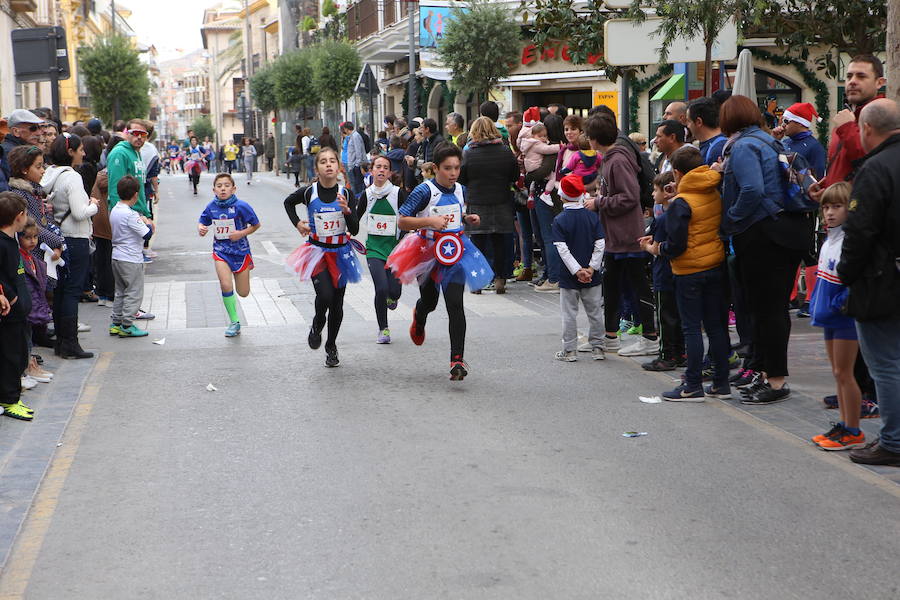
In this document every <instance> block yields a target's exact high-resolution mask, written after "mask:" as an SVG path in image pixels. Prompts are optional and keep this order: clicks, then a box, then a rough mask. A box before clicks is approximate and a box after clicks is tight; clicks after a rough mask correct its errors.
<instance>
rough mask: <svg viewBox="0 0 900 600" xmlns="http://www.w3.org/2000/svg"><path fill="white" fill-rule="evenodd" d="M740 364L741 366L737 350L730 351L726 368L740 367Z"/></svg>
mask: <svg viewBox="0 0 900 600" xmlns="http://www.w3.org/2000/svg"><path fill="white" fill-rule="evenodd" d="M740 366H741V356H740V355H739V354H738V353H737V352H735V351H732V352H731V355H730V356H729V357H728V368H729V369H732V370H733V369H737V368H740Z"/></svg>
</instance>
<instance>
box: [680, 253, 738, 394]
mask: <svg viewBox="0 0 900 600" xmlns="http://www.w3.org/2000/svg"><path fill="white" fill-rule="evenodd" d="M725 277H726V275H725V270H724V269H723V268H722V267H721V266H718V267H716V268H715V269H710V270H708V271H700V272H699V273H691V274H690V275H676V276H675V298H676V300H677V302H678V313H679V314H680V315H681V330H682V331H683V332H684V347H685V350H686V351H687V370H686V371H685V373H684V381H685V385H687V387H688V389H691V390H695V389H698V388H700V386H701V384H702V381H703V379H702V375H701V369H702V366H703V333H702V332H701V329H700V327H701V324H702V326H703V329H705V330H706V336H707V337H708V338H709V354H710V357H711V358H712V363H713V368H714V369H715V375H714V377H713V386H714V387H715V388H716V389H717V390H726V389H728V351H729V349H730V344H729V341H728V328H727V327H728V325H727V323H728V305H727V304H726V302H725Z"/></svg>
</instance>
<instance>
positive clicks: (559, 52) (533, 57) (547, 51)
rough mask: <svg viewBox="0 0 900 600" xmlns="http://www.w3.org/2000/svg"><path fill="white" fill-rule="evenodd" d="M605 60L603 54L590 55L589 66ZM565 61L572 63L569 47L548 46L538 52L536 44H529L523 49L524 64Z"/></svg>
mask: <svg viewBox="0 0 900 600" xmlns="http://www.w3.org/2000/svg"><path fill="white" fill-rule="evenodd" d="M601 58H603V55H602V54H588V57H587V64H589V65H593V64H596V63H597V61H598V60H600V59H601ZM560 59H561V60H564V61H566V62H572V55H571V54H569V46H568V45H562V46H547V47H545V48H544V50H543V51H541V50H538V47H537V46H536V45H535V44H528V45H527V46H525V47H524V48H522V64H523V65H526V66H527V65H530V64H532V63H536V62H538V61H544V62H546V61H551V60H560Z"/></svg>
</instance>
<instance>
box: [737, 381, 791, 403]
mask: <svg viewBox="0 0 900 600" xmlns="http://www.w3.org/2000/svg"><path fill="white" fill-rule="evenodd" d="M790 397H791V388H789V387H788V385H787V384H784V385H783V386H781V389H778V390H776V389H775V388H773V387H772V386H771V385H769V384H768V383H766V384H764V387H762V388H761V389H760V390H759V391H758V392H756V393H755V394H752V395H749V396H747V397H745V398H744V399H743V400H741V404H751V405H755V406H765V405H768V404H776V403H778V402H784V401H785V400H787V399H788V398H790Z"/></svg>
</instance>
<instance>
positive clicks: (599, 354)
mask: <svg viewBox="0 0 900 600" xmlns="http://www.w3.org/2000/svg"><path fill="white" fill-rule="evenodd" d="M591 358H592V359H593V360H606V354H605V353H604V352H603V348H601V347H600V346H597V347H595V348H591Z"/></svg>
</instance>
